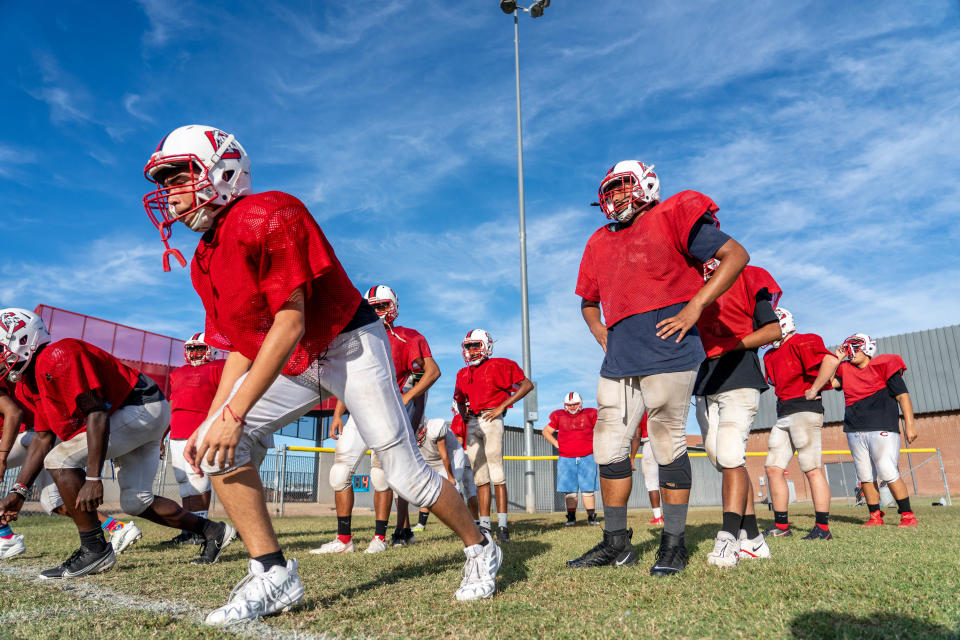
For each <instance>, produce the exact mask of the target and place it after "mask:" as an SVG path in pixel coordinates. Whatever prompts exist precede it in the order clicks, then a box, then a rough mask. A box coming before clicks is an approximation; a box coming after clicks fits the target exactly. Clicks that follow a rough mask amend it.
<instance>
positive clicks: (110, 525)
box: [100, 518, 123, 533]
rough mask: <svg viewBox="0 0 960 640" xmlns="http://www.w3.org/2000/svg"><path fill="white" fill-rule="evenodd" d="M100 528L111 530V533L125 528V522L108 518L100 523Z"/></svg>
mask: <svg viewBox="0 0 960 640" xmlns="http://www.w3.org/2000/svg"><path fill="white" fill-rule="evenodd" d="M100 529H102V530H103V531H109V532H110V533H116V532H117V531H120V529H123V523H122V522H120V521H119V520H117V519H116V518H107V519H106V520H104V521H103V522H101V523H100Z"/></svg>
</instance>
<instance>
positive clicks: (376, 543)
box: [366, 536, 387, 553]
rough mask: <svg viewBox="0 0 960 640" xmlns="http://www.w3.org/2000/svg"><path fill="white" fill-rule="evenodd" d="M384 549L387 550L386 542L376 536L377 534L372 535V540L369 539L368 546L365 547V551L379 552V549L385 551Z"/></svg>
mask: <svg viewBox="0 0 960 640" xmlns="http://www.w3.org/2000/svg"><path fill="white" fill-rule="evenodd" d="M386 550H387V543H386V542H385V541H384V540H382V539H380V538H378V537H377V536H373V540H371V541H370V546H368V547H367V549H366V552H367V553H380V552H381V551H386Z"/></svg>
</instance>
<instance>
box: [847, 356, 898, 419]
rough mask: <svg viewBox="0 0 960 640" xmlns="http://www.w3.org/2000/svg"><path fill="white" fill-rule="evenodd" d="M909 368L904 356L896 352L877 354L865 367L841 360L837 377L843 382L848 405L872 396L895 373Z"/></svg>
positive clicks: (884, 385) (885, 384)
mask: <svg viewBox="0 0 960 640" xmlns="http://www.w3.org/2000/svg"><path fill="white" fill-rule="evenodd" d="M906 370H907V365H906V364H905V363H904V362H903V358H901V357H900V356H898V355H896V354H895V353H884V354H881V355H879V356H875V357H874V358H873V359H871V360H870V362H869V363H868V364H867V366H865V367H864V368H863V369H861V368H859V367H857V366H855V365H852V364H850V363H849V362H846V361H844V362H841V363H840V368H839V369H837V377H838V378H840V380H841V382H842V384H843V401H844V404H846V406H848V407H849V406H850V405H852V404H853V403H854V402H857V401H859V400H863V399H864V398H866V397H867V396H872V395H873V394H875V393H876V392H877V391H880V390H881V389H883V388H884V387H886V386H887V380H889V379H890V378H891V377H892V376H893V375H894V374H895V373H903V372H904V371H906Z"/></svg>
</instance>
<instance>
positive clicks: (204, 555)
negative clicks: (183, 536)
mask: <svg viewBox="0 0 960 640" xmlns="http://www.w3.org/2000/svg"><path fill="white" fill-rule="evenodd" d="M220 527H221V528H220V533H218V534H217V535H215V536H213V537H212V538H204V540H203V542H201V543H200V555H198V556H197V557H196V558H194V559H193V560H191V561H190V564H213V563H214V562H216V561H217V560H219V559H220V554H221V553H223V550H224V549H226V548H227V545H229V544H230V543H231V542H233V541H234V540H235V539H236V538H237V530H236V529H234V528H233V527H231V526H230V525H229V524H227V523H226V522H221V523H220Z"/></svg>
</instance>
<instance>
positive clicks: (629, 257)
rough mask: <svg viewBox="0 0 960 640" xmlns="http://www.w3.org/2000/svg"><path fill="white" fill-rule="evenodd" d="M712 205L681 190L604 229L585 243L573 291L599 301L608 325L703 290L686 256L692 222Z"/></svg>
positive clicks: (696, 265)
mask: <svg viewBox="0 0 960 640" xmlns="http://www.w3.org/2000/svg"><path fill="white" fill-rule="evenodd" d="M716 211H717V205H716V204H714V202H713V200H711V199H710V198H708V197H707V196H705V195H703V194H702V193H697V192H696V191H682V192H680V193H678V194H677V195H675V196H672V197H670V198H667V199H666V200H664V201H663V202H661V203H660V204H658V205H657V206H655V207H654V208H652V209H650V210H649V211H647V212H646V213H644V214H643V215H642V216H640V218H638V219H637V220H636V221H635V222H634V223H633V224H632V225H631V226H630V227H628V228H627V229H624V230H622V231H616V232H615V231H611V230H610V229H609V228H608V226H607V225H604V226H603V227H601V228H600V229H598V230H597V231H596V232H594V234H593V235H592V236H590V239H589V240H588V241H587V246H586V248H585V249H584V251H583V257H582V258H581V259H580V273H579V275H578V276H577V289H576V293H577V295H578V296H580V297H581V298H584V299H585V300H590V301H592V302H599V303H600V306H601V308H602V310H603V318H604V322H606V325H607V327H612V326H613V325H615V324H616V323H617V322H619V321H620V320H622V319H623V318H626V317H627V316H632V315H636V314H638V313H644V312H646V311H653V310H654V309H662V308H663V307H666V306H669V305H671V304H676V303H679V302H687V301H689V300H690V298H692V297H693V296H694V294H696V293H697V291H699V290H700V288H701V287H703V264H702V263H701V262H700V261H699V260H697V259H696V258H694V257H693V256H691V255H690V254H689V253H688V248H687V242H688V240H689V238H690V231H691V229H693V226H694V224H696V222H697V221H698V220H700V219H701V218H703V216H704V215H705V214H707V215H711V216H713V215H714V214H715V212H716Z"/></svg>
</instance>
